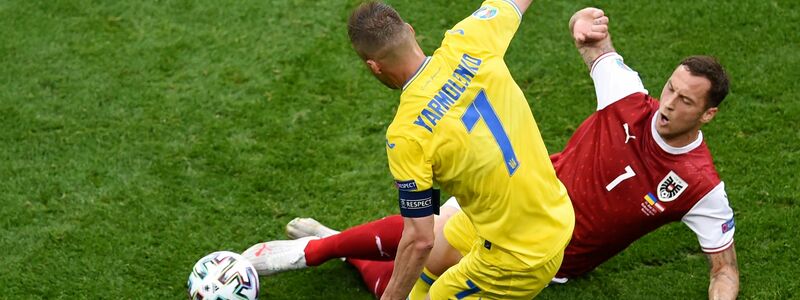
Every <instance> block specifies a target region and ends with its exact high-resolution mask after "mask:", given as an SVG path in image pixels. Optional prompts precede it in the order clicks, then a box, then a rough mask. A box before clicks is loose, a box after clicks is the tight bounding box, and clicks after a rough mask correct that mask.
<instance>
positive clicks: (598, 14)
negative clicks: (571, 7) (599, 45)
mask: <svg viewBox="0 0 800 300" xmlns="http://www.w3.org/2000/svg"><path fill="white" fill-rule="evenodd" d="M570 28H571V29H572V38H574V39H575V41H576V42H577V43H579V44H593V43H595V42H599V41H601V40H603V39H605V38H606V37H608V17H606V16H605V13H604V12H603V10H601V9H599V8H594V7H587V8H584V9H581V10H579V11H578V12H576V13H575V14H574V15H572V18H571V19H570Z"/></svg>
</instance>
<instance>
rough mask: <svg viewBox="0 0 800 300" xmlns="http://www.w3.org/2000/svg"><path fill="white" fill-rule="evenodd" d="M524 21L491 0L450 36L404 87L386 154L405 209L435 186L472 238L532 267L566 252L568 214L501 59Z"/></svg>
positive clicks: (423, 200) (507, 5)
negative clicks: (453, 203)
mask: <svg viewBox="0 0 800 300" xmlns="http://www.w3.org/2000/svg"><path fill="white" fill-rule="evenodd" d="M521 17H522V15H521V13H520V11H519V9H518V8H517V7H516V5H515V4H514V3H513V2H511V1H507V0H487V1H485V2H483V4H482V6H481V8H480V9H478V10H477V11H476V12H475V13H473V14H472V15H471V16H469V17H467V18H466V19H464V20H462V21H461V22H459V23H458V24H457V25H456V26H455V27H453V28H452V29H451V30H448V31H447V32H446V34H445V37H444V40H443V41H442V44H441V46H440V47H439V48H438V49H437V50H436V51H435V52H434V54H433V55H432V56H430V57H428V58H427V59H426V60H425V62H424V63H423V64H422V65H421V66H420V67H419V69H418V70H417V72H416V74H415V75H414V76H413V77H412V78H410V79H409V80H408V81H407V82H406V83H405V85H404V86H403V91H402V94H401V96H400V104H399V106H398V108H397V114H396V116H395V118H394V120H393V121H392V124H391V125H389V128H388V130H387V133H386V148H387V149H386V151H387V154H388V158H389V168H390V170H391V173H392V175H393V177H394V179H395V180H396V184H397V187H398V189H399V190H400V194H401V195H400V206H401V211H413V210H414V209H416V208H420V207H426V206H430V205H431V202H432V201H431V200H430V199H431V198H430V191H431V189H432V188H433V187H434V186H435V185H438V186H440V187H441V188H443V189H444V190H445V191H447V192H449V193H450V194H452V195H453V196H455V197H456V198H457V199H458V203H459V204H460V205H461V207H462V209H463V210H464V212H465V214H466V215H467V216H468V217H469V219H470V220H471V222H472V223H473V225H474V226H475V229H476V231H477V234H478V236H480V237H481V238H483V239H485V240H487V241H489V242H491V244H494V245H496V246H500V247H502V248H504V249H507V250H510V251H513V252H515V253H518V254H520V259H523V260H524V261H526V262H530V263H532V264H535V263H536V262H537V261H541V260H543V259H549V258H551V257H552V256H553V255H555V254H556V253H557V252H558V251H559V250H561V249H563V246H564V245H565V244H566V243H567V241H568V240H569V238H570V236H571V234H572V228H573V226H574V213H573V210H572V205H571V203H570V201H569V197H568V195H567V191H566V189H565V188H564V185H562V184H561V182H560V181H559V180H558V178H557V177H556V173H555V171H554V170H553V165H552V164H551V162H550V159H549V157H548V154H547V150H546V149H545V146H544V142H543V141H542V137H541V134H540V133H539V129H538V127H537V126H536V121H535V120H534V118H533V115H532V113H531V110H530V107H529V106H528V103H527V101H526V100H525V96H524V94H523V93H522V90H521V89H520V88H519V86H517V84H516V83H515V82H514V79H513V78H512V77H511V73H510V72H509V70H508V68H507V66H506V64H505V61H504V60H503V57H504V55H505V52H506V49H507V48H508V45H509V43H510V42H511V39H512V37H513V36H514V34H515V32H516V31H517V28H518V27H519V24H520V22H521V20H522V19H521ZM426 193H427V194H426ZM415 194H423V196H415ZM433 202H435V201H433ZM426 215H429V214H426ZM404 216H408V215H406V214H404ZM411 216H412V217H413V216H414V215H413V214H411ZM419 216H424V215H419Z"/></svg>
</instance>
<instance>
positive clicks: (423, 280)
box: [408, 268, 439, 300]
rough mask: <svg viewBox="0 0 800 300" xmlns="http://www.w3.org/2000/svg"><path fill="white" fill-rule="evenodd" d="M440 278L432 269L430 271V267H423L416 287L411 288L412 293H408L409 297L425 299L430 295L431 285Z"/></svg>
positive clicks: (415, 299)
mask: <svg viewBox="0 0 800 300" xmlns="http://www.w3.org/2000/svg"><path fill="white" fill-rule="evenodd" d="M438 278H439V276H436V275H433V274H432V273H431V271H428V268H423V269H422V275H420V276H419V278H417V283H415V284H414V288H413V289H411V294H409V295H408V299H410V300H425V296H427V295H428V291H429V290H430V289H431V285H433V282H434V281H436V279H438Z"/></svg>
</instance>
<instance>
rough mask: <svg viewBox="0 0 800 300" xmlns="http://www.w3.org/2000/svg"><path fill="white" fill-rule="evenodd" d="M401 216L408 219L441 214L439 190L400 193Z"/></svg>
mask: <svg viewBox="0 0 800 300" xmlns="http://www.w3.org/2000/svg"><path fill="white" fill-rule="evenodd" d="M399 202H400V215H402V216H403V217H406V218H421V217H427V216H430V215H432V214H439V190H435V189H429V190H425V191H421V192H408V191H402V190H401V191H400V197H399Z"/></svg>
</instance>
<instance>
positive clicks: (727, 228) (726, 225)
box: [722, 217, 736, 233]
mask: <svg viewBox="0 0 800 300" xmlns="http://www.w3.org/2000/svg"><path fill="white" fill-rule="evenodd" d="M734 226H736V222H734V221H733V217H731V219H730V220H728V221H727V222H725V223H723V224H722V233H726V232H728V231H731V229H733V227H734Z"/></svg>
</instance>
